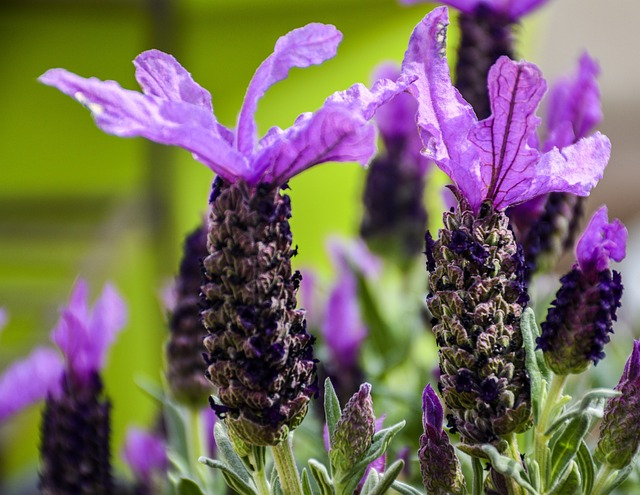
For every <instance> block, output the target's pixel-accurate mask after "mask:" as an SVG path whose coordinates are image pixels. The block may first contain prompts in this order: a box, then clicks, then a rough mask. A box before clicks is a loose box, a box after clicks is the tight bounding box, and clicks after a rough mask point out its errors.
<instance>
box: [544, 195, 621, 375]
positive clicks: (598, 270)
mask: <svg viewBox="0 0 640 495" xmlns="http://www.w3.org/2000/svg"><path fill="white" fill-rule="evenodd" d="M626 241H627V229H626V228H625V227H624V225H623V224H622V223H621V222H620V221H619V220H617V219H616V220H614V221H613V222H611V223H609V221H608V216H607V207H606V206H602V207H601V208H600V209H598V210H597V211H596V212H595V213H594V215H593V217H592V218H591V221H590V222H589V225H587V228H586V229H585V231H584V233H583V234H582V237H580V240H579V241H578V245H577V247H576V258H577V263H576V264H575V265H574V267H573V268H572V269H571V271H570V272H569V273H567V274H566V275H564V276H563V277H562V278H561V279H560V282H561V283H562V286H561V287H560V289H558V292H557V293H556V298H555V300H554V301H553V302H552V303H551V307H550V308H549V312H548V313H547V319H546V321H545V322H544V323H542V325H541V329H542V335H540V337H539V338H538V340H537V343H538V347H539V348H540V349H542V351H543V354H544V359H545V361H546V363H547V366H548V367H549V368H550V369H551V370H552V371H553V372H554V373H556V374H557V375H568V374H571V373H575V374H577V373H582V372H583V371H585V370H586V369H587V368H588V367H589V366H590V365H591V363H592V362H593V364H598V361H600V360H601V359H603V358H604V351H603V349H604V345H605V344H606V343H608V342H609V340H610V338H609V334H610V333H613V329H612V324H613V321H615V320H616V310H617V309H618V308H619V307H620V298H621V296H622V279H621V276H620V273H619V272H617V271H615V270H611V269H610V268H609V264H610V262H611V261H612V260H615V261H622V259H623V258H624V256H625V248H626Z"/></svg>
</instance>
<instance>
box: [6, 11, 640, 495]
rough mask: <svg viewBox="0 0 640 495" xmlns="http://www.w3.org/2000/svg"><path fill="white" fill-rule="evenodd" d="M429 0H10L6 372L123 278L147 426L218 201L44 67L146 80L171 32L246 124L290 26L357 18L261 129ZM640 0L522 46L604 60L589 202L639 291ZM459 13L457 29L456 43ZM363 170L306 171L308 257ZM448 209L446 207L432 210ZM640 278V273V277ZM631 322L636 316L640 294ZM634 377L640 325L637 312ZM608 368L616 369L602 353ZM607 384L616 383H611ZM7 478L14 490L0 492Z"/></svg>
mask: <svg viewBox="0 0 640 495" xmlns="http://www.w3.org/2000/svg"><path fill="white" fill-rule="evenodd" d="M430 8H431V6H430V5H429V4H422V5H416V6H412V7H406V6H401V5H399V4H397V3H396V1H395V0H268V1H267V0H75V1H73V0H39V1H37V0H3V1H2V2H0V71H1V77H0V143H1V144H2V147H1V151H2V153H1V155H0V307H4V308H6V310H7V311H8V313H9V323H8V325H7V327H6V328H5V329H4V331H3V332H2V334H0V371H1V370H2V369H4V368H5V367H6V366H7V365H8V363H9V362H10V361H11V360H13V359H15V358H16V357H19V356H25V355H26V354H28V352H29V350H30V349H31V348H32V347H33V346H34V345H37V344H43V343H46V342H47V341H48V333H49V331H50V329H51V328H52V327H53V326H54V324H55V322H56V321H57V317H58V308H59V307H60V306H61V305H62V304H64V303H65V302H66V300H67V297H68V294H69V292H70V289H71V286H72V284H73V282H74V280H75V279H76V277H78V276H79V275H81V276H82V277H85V278H87V279H88V280H89V282H90V285H91V286H92V288H93V292H94V294H97V293H98V291H99V290H101V287H102V285H103V283H104V282H105V281H107V280H111V281H113V282H114V283H115V284H116V286H117V287H118V288H119V290H120V291H121V292H122V293H123V295H124V297H125V298H126V300H127V302H128V304H129V308H130V309H129V324H128V326H127V328H126V330H125V331H124V332H123V333H122V334H121V336H120V338H119V340H118V343H117V344H116V345H115V347H114V348H113V350H112V352H111V357H110V359H109V365H108V368H107V371H106V388H107V390H108V392H109V395H110V396H111V397H112V399H113V403H114V408H113V420H114V425H113V430H114V438H113V451H114V458H116V459H117V458H119V451H120V448H121V445H122V438H123V434H124V430H125V428H126V427H127V426H129V425H132V424H137V425H148V424H150V422H151V421H152V419H153V416H154V407H155V406H154V404H153V403H152V401H151V400H149V399H148V398H147V397H146V396H145V394H144V393H143V392H142V391H141V390H140V388H139V387H138V385H136V380H138V381H139V380H151V381H153V382H156V383H159V382H160V380H161V372H160V368H161V364H162V345H163V342H164V339H165V337H166V332H167V330H166V326H165V322H164V305H163V293H164V292H165V290H166V287H167V286H168V284H169V283H170V281H171V278H172V276H173V274H174V273H175V271H176V269H177V266H178V259H179V252H180V246H181V243H182V238H183V237H184V235H185V234H186V233H187V232H188V231H189V230H190V229H192V228H194V227H195V226H196V225H197V224H198V223H199V221H200V219H201V218H202V215H203V214H204V213H205V210H206V204H207V198H208V192H209V186H210V183H211V180H212V174H211V172H210V171H209V170H208V169H206V167H204V166H203V165H202V164H200V163H198V162H195V161H194V160H193V159H192V158H191V156H190V155H189V153H187V152H185V151H183V150H178V149H170V148H167V147H163V146H157V145H152V144H150V143H148V142H146V141H144V140H143V139H139V138H138V139H119V138H116V137H113V136H109V135H106V134H104V133H102V132H101V131H99V130H98V129H97V128H96V127H95V126H94V125H93V123H92V121H91V118H90V117H89V115H88V112H87V111H86V110H85V109H84V108H82V107H81V106H80V105H78V104H77V103H76V102H74V101H72V100H71V99H70V98H68V97H66V96H63V95H62V94H60V93H59V92H57V91H56V90H54V89H52V88H49V87H45V86H43V85H41V84H39V83H38V82H37V81H36V79H37V77H38V76H39V75H40V74H42V73H43V72H44V71H46V70H47V69H49V68H52V67H64V68H67V69H69V70H71V71H73V72H76V73H78V74H80V75H83V76H96V77H99V78H101V79H113V80H117V81H119V82H120V83H121V84H122V85H123V86H124V87H127V88H130V89H137V85H136V83H135V80H134V77H133V66H132V64H131V60H133V58H134V57H135V56H136V55H137V54H139V53H140V52H141V51H143V50H146V49H149V48H159V49H162V50H164V51H168V52H170V53H172V54H174V55H175V56H176V57H177V58H178V60H180V61H181V63H182V64H183V65H184V66H185V67H186V68H187V69H188V70H189V71H190V72H191V73H192V75H193V77H194V79H195V80H196V81H197V82H199V83H200V84H201V85H202V86H203V87H205V88H207V89H208V90H209V91H210V92H211V93H212V95H213V103H214V109H215V112H216V115H217V117H218V119H219V120H220V121H221V122H222V123H223V124H225V125H228V126H233V125H234V122H235V117H236V113H237V111H238V109H239V108H240V105H241V102H242V98H243V95H244V91H245V88H246V86H247V84H248V82H249V80H250V78H251V76H252V74H253V71H254V70H255V68H256V67H257V66H258V65H259V64H260V63H261V61H262V60H263V59H264V58H265V57H266V56H267V55H268V54H269V53H270V52H271V50H272V48H273V45H274V43H275V41H276V39H277V38H278V37H279V36H280V35H282V34H284V33H286V32H287V31H289V30H291V29H294V28H296V27H299V26H301V25H304V24H306V23H308V22H325V23H332V24H335V25H336V26H337V27H338V28H339V29H340V30H341V31H342V32H343V34H344V41H343V43H342V45H341V47H340V49H339V52H338V56H337V57H336V58H335V59H334V60H331V61H329V62H327V63H325V64H323V65H322V66H319V67H313V68H308V69H305V70H299V69H296V70H294V71H292V74H291V76H290V77H289V78H288V79H287V80H286V81H283V82H281V83H279V84H278V85H276V86H275V87H273V88H272V89H271V90H270V91H269V92H268V93H267V95H266V96H265V98H264V99H263V100H262V101H261V103H260V106H259V109H258V114H257V117H258V121H259V126H260V131H261V132H265V131H266V130H267V129H268V128H269V127H270V126H271V125H279V126H281V127H287V126H289V125H290V124H291V123H292V122H293V120H294V119H295V117H296V116H297V115H298V114H299V113H301V112H303V111H309V110H314V109H316V108H318V107H319V106H320V105H321V104H322V101H323V100H324V98H325V97H326V96H327V95H328V94H330V93H331V92H333V91H336V90H339V89H344V88H346V87H348V86H349V85H350V84H352V83H354V82H358V81H362V82H369V81H370V76H371V73H372V71H373V69H374V67H375V66H376V65H377V64H378V63H380V62H381V61H384V60H395V61H398V62H399V61H400V60H401V59H402V56H403V53H404V50H405V48H406V44H407V40H408V37H409V35H410V33H411V30H412V28H413V26H414V25H415V24H416V23H417V22H418V21H419V19H421V18H422V16H423V15H424V14H425V13H426V12H427V11H428V10H429V9H430ZM639 16H640V5H639V4H638V2H637V0H617V1H616V2H611V3H610V4H609V5H607V6H606V9H605V6H604V4H603V2H596V1H595V0H550V2H549V4H548V5H547V6H545V7H544V8H543V9H541V10H540V11H539V12H537V13H535V14H534V15H532V16H530V17H528V18H526V19H525V20H524V22H523V24H522V26H521V28H520V34H521V36H520V39H521V43H520V45H519V53H520V54H521V55H522V56H524V57H526V58H527V59H529V60H531V61H534V62H536V63H538V64H539V65H540V66H541V67H542V69H543V72H544V73H545V75H546V76H547V77H548V79H550V80H552V79H553V78H554V77H557V76H559V75H561V74H564V73H566V72H568V71H569V70H572V69H573V67H575V61H576V59H577V57H578V56H579V54H580V53H581V52H582V51H583V50H585V49H586V50H588V51H589V53H591V54H592V55H594V56H595V57H596V58H597V59H598V60H599V62H600V64H601V66H602V76H601V89H602V96H603V106H604V112H605V121H604V123H603V125H602V126H601V130H602V131H603V132H605V133H606V134H607V135H608V136H610V138H611V140H612V142H613V156H612V160H611V163H610V165H609V167H608V170H607V172H606V174H605V178H604V180H603V181H602V182H601V184H600V185H599V186H598V188H597V189H596V190H595V192H594V193H593V197H592V199H591V201H590V203H589V209H590V211H592V210H593V209H595V208H596V207H597V206H598V205H599V204H601V203H604V202H606V203H608V204H609V209H610V215H612V216H616V217H619V218H621V219H623V220H624V221H625V222H626V223H627V224H628V225H629V227H630V230H631V231H632V238H631V245H630V249H629V258H630V259H629V260H628V261H627V262H626V263H625V265H624V270H625V272H626V273H625V274H626V275H627V276H626V279H625V280H626V286H627V297H628V298H629V297H631V298H632V299H631V302H630V303H627V307H628V308H630V309H631V310H634V309H635V311H637V310H638V309H637V308H638V307H640V304H637V303H636V302H634V301H638V299H640V296H638V295H636V294H637V293H638V291H639V290H640V289H639V288H640V282H638V280H639V279H640V267H639V266H638V265H639V263H638V261H637V260H633V258H634V257H637V253H638V251H639V250H640V239H638V233H637V231H638V227H637V224H638V222H639V221H640V218H638V217H637V215H638V212H640V194H638V179H639V178H640V173H639V171H638V165H637V163H636V162H637V160H638V158H637V157H638V156H640V139H638V136H637V135H638V131H640V125H639V123H638V122H639V119H640V117H639V116H640V94H639V92H638V88H640V68H639V67H638V65H637V64H635V58H636V57H635V55H634V52H635V50H636V49H637V46H638V42H639V41H640V37H639V35H638V28H637V25H636V24H637V19H638V17H639ZM456 42H457V40H456V30H455V28H453V29H451V30H450V48H451V47H455V44H456ZM364 176H365V171H364V170H362V169H361V168H359V167H358V166H357V165H355V164H326V165H322V166H320V167H317V168H315V169H312V170H310V171H308V172H306V173H304V174H302V175H301V176H299V177H296V178H295V179H293V180H292V181H291V183H290V186H291V196H292V201H293V204H294V210H293V211H294V217H293V219H292V227H293V231H294V237H295V242H296V243H297V244H299V246H300V249H299V252H300V254H299V256H298V257H297V258H296V260H295V264H296V265H297V266H298V267H304V266H311V265H312V266H314V267H316V268H318V269H319V270H320V271H321V272H323V273H328V272H329V270H330V267H329V262H328V258H327V256H326V254H325V240H326V238H327V236H328V235H330V234H335V233H339V234H342V235H355V234H356V233H357V229H358V224H359V219H360V214H361V207H360V196H361V190H362V183H363V179H364ZM432 217H435V218H437V217H438V214H435V215H432ZM634 287H636V288H635V289H634ZM628 314H630V315H631V316H630V317H629V319H628V320H627V321H632V319H633V318H634V317H635V316H636V315H635V313H634V312H633V311H630V312H629V313H628ZM620 332H621V333H622V336H621V337H620V342H621V343H620V344H619V350H616V349H618V348H614V350H612V354H613V355H614V356H617V360H616V361H615V362H614V363H613V364H610V365H608V366H610V368H611V370H612V373H613V376H618V374H619V370H620V367H621V366H622V363H623V360H624V358H625V357H626V355H627V354H628V351H629V349H630V347H629V343H630V341H631V338H632V337H633V335H634V333H635V330H634V325H632V324H627V325H622V330H620ZM599 369H600V370H603V371H604V372H605V373H606V372H607V370H608V369H609V368H607V367H605V366H600V367H599ZM608 385H609V386H612V385H613V382H611V383H608ZM39 413H40V411H39V408H37V407H34V408H31V409H30V410H29V411H27V413H26V414H22V415H20V416H19V417H16V418H14V419H12V420H11V421H9V422H7V423H5V424H3V425H0V480H5V482H6V481H7V480H9V483H8V484H6V485H5V486H7V487H8V486H13V485H15V484H17V483H19V480H20V479H21V478H23V477H24V476H26V475H27V473H33V472H34V468H35V465H36V462H37V443H38V426H37V425H38V419H39ZM1 487H2V482H1V481H0V491H2V488H1Z"/></svg>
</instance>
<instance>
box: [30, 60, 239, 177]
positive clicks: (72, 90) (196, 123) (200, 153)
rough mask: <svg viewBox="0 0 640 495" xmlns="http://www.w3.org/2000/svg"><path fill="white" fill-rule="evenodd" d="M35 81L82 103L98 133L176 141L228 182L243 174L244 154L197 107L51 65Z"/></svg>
mask: <svg viewBox="0 0 640 495" xmlns="http://www.w3.org/2000/svg"><path fill="white" fill-rule="evenodd" d="M39 80H40V81H41V82H42V83H44V84H47V85H49V86H54V87H56V88H58V89H59V90H60V91H62V92H63V93H65V94H67V95H69V96H72V97H73V98H75V99H76V100H78V101H79V102H80V103H82V104H83V105H85V106H86V107H87V108H88V109H89V110H90V111H91V113H92V114H93V117H94V118H95V120H96V124H97V125H98V127H100V129H102V130H103V131H104V132H107V133H109V134H115V135H116V136H124V137H132V136H142V137H145V138H147V139H149V140H151V141H155V142H157V143H161V144H167V145H174V146H180V147H182V148H184V149H187V150H189V151H191V152H192V153H194V154H195V155H197V159H198V160H200V161H201V162H203V163H204V164H205V165H207V166H208V167H209V168H211V169H212V170H213V171H214V172H216V173H218V174H220V175H222V176H223V177H224V178H226V179H228V180H230V181H232V182H233V181H235V180H236V178H237V177H241V176H243V174H246V173H247V170H248V165H247V162H246V160H245V159H244V157H242V156H241V155H239V154H238V153H237V152H236V151H235V150H234V149H233V148H232V147H231V146H230V145H229V143H228V142H227V140H226V139H225V138H224V137H221V136H220V135H219V132H218V129H217V128H216V127H215V126H213V121H214V119H213V117H212V114H210V113H209V112H208V110H205V109H203V108H202V107H199V106H197V105H192V104H189V103H184V102H176V101H166V100H161V99H159V98H158V97H156V96H151V95H142V94H140V93H138V92H136V91H130V90H126V89H123V88H121V87H120V85H118V83H116V82H114V81H100V80H99V79H96V78H89V79H85V78H82V77H79V76H77V75H75V74H72V73H71V72H68V71H66V70H63V69H51V70H49V71H47V72H46V73H45V74H43V75H42V76H41V77H40V79H39Z"/></svg>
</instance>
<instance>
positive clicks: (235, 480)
mask: <svg viewBox="0 0 640 495" xmlns="http://www.w3.org/2000/svg"><path fill="white" fill-rule="evenodd" d="M198 461H199V462H201V463H202V464H204V465H206V466H208V467H210V468H213V469H219V470H220V471H222V475H223V476H224V480H225V481H226V483H227V485H229V488H231V489H232V490H235V491H237V492H238V493H239V494H241V495H258V493H257V492H256V490H255V489H254V487H253V486H252V485H253V482H249V483H245V482H244V481H243V480H242V479H241V478H239V477H238V475H237V474H236V473H235V472H233V471H232V470H231V469H229V467H228V466H227V465H226V464H225V463H224V462H221V461H219V460H217V459H210V458H208V457H200V459H198Z"/></svg>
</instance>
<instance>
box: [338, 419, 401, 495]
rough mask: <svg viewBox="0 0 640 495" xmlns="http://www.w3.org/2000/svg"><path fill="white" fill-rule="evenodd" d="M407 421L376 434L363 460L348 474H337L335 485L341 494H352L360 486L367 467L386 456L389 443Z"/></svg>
mask: <svg viewBox="0 0 640 495" xmlns="http://www.w3.org/2000/svg"><path fill="white" fill-rule="evenodd" d="M405 424H406V422H405V421H401V422H400V423H396V424H395V425H393V426H390V427H389V428H385V429H383V430H380V431H378V432H376V434H375V435H374V436H373V441H372V442H371V445H370V446H369V448H368V449H367V451H366V452H365V453H364V455H363V456H362V458H360V460H359V461H358V462H357V463H356V464H355V465H354V466H353V467H352V468H351V469H350V470H349V472H347V473H336V474H335V480H334V481H335V485H336V487H338V486H339V487H341V489H342V490H341V493H348V494H351V493H353V491H354V490H355V489H356V486H358V482H359V481H360V480H361V479H362V477H363V476H364V473H365V471H366V469H367V466H368V465H369V464H370V463H371V462H372V461H373V460H375V459H377V458H378V457H380V456H381V455H382V454H384V453H385V452H386V450H387V447H388V446H389V443H390V442H391V440H392V439H393V437H395V436H396V434H397V433H398V432H399V431H400V430H401V429H402V428H404V425H405Z"/></svg>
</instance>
